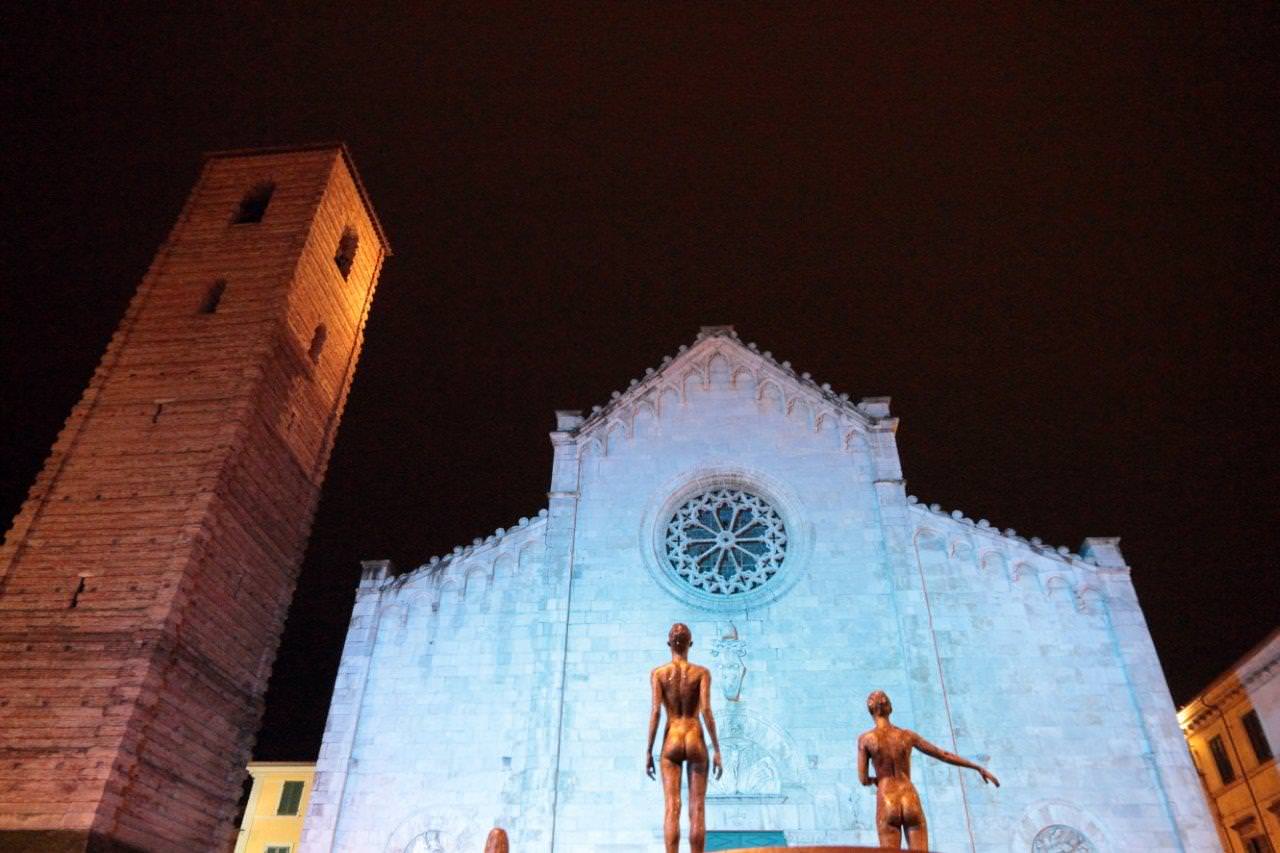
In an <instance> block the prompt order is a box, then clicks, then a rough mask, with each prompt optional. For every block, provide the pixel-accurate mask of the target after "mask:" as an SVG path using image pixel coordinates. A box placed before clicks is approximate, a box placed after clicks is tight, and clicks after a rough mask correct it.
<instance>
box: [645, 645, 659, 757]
mask: <svg viewBox="0 0 1280 853" xmlns="http://www.w3.org/2000/svg"><path fill="white" fill-rule="evenodd" d="M649 694H650V706H649V746H648V748H647V749H645V751H644V772H645V773H647V774H649V778H650V779H654V778H656V777H655V776H654V767H653V741H654V738H656V737H657V736H658V717H659V716H660V715H661V714H662V685H661V684H659V683H658V670H656V669H655V670H654V671H653V672H651V673H649Z"/></svg>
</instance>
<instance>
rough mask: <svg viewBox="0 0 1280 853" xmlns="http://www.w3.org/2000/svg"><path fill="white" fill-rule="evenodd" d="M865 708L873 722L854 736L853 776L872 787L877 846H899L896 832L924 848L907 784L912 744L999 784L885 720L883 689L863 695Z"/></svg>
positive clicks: (920, 819) (925, 837) (888, 709)
mask: <svg viewBox="0 0 1280 853" xmlns="http://www.w3.org/2000/svg"><path fill="white" fill-rule="evenodd" d="M867 710H868V711H869V712H870V713H871V717H872V719H874V720H875V721H876V725H875V728H873V729H871V730H870V731H866V732H863V733H862V734H861V735H860V736H859V737H858V780H859V781H860V782H862V784H864V785H873V784H874V785H875V786H876V832H878V833H879V835H880V846H881V847H888V848H901V847H902V836H903V835H906V840H907V849H909V850H928V849H929V829H928V826H927V824H926V823H925V819H924V810H923V809H922V808H921V807H920V795H919V794H918V793H916V786H915V785H912V784H911V750H912V749H918V750H920V751H921V752H923V753H924V754H925V755H931V756H933V757H934V758H936V759H938V760H939V761H945V762H947V763H948V764H954V765H956V766H957V767H968V768H970V769H971V770H977V771H978V772H979V773H980V774H982V781H983V782H991V783H992V784H993V785H995V786H996V787H997V788H999V787H1000V780H999V779H997V778H996V777H995V776H993V775H991V773H989V772H988V771H987V769H986V768H985V767H980V766H979V765H977V764H974V763H973V762H972V761H969V760H967V759H964V758H961V757H960V756H958V755H956V754H955V753H951V752H947V751H946V750H945V749H939V748H938V747H936V746H934V745H933V744H931V743H929V741H927V740H925V739H924V738H922V737H920V735H918V734H916V733H915V732H913V731H911V730H910V729H900V728H898V727H897V726H895V725H894V724H893V723H890V722H889V715H890V714H892V713H893V705H892V704H890V702H889V697H888V696H887V695H886V694H885V692H884V691H883V690H874V691H872V693H871V695H870V696H868V697H867ZM868 758H870V759H871V762H872V763H873V764H874V765H875V769H876V775H875V778H871V777H869V776H868V775H867V759H868Z"/></svg>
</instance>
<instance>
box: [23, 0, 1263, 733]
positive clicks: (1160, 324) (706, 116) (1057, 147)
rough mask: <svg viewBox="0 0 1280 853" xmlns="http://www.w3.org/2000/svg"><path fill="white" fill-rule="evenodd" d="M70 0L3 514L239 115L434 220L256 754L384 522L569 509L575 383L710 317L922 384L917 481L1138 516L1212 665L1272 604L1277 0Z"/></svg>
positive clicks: (399, 306) (419, 235)
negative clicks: (164, 2)
mask: <svg viewBox="0 0 1280 853" xmlns="http://www.w3.org/2000/svg"><path fill="white" fill-rule="evenodd" d="M37 5H41V4H21V5H20V6H18V7H15V8H14V9H12V10H10V13H9V14H8V15H7V16H6V29H7V31H8V39H7V49H6V50H5V51H4V53H3V59H2V60H0V62H3V71H4V74H3V81H2V82H0V85H2V86H3V99H4V100H3V108H4V116H5V120H4V126H5V132H4V138H5V140H6V142H7V145H6V148H7V149H8V154H7V156H6V157H5V158H4V159H3V161H0V169H2V170H3V173H2V174H3V185H4V194H3V197H4V222H5V225H4V230H3V232H2V234H0V245H2V246H3V252H4V255H3V270H4V275H3V279H0V281H2V282H3V287H2V288H0V299H2V302H0V346H2V349H3V351H2V353H0V356H2V357H0V377H2V382H3V388H2V394H3V398H2V399H0V511H2V512H0V514H3V515H4V516H5V517H6V519H7V518H11V517H12V515H13V514H14V513H15V512H16V511H17V508H18V506H19V504H20V502H21V500H22V498H23V496H24V494H25V492H26V489H27V488H28V487H29V485H30V483H31V481H32V479H33V477H34V476H35V473H36V471H37V470H38V468H39V466H40V465H41V463H42V461H43V459H44V457H45V456H46V454H47V452H48V449H49V446H50V445H51V444H52V442H53V439H54V436H55V435H56V433H57V430H58V429H59V428H60V426H61V424H62V421H63V419H64V418H65V417H66V415H67V413H68V412H69V410H70V408H71V406H72V405H73V404H74V403H75V401H76V399H77V398H78V396H79V394H80V392H81V390H82V389H83V387H84V385H85V383H86V382H87V380H88V378H89V375H90V374H91V372H92V370H93V367H94V365H95V364H96V362H97V361H98V359H99V358H100V356H101V353H102V351H103V348H104V347H105V345H106V342H107V339H108V337H109V336H110V333H111V331H112V330H113V328H114V327H115V325H116V324H117V322H118V321H119V319H120V317H121V315H122V314H123V311H124V308H125V305H126V303H127V301H128V299H129V297H130V295H131V294H132V292H133V290H134V289H135V287H136V286H137V284H138V281H139V280H140V278H141V276H142V274H143V273H144V271H145V269H146V266H147V264H148V262H149V261H150V259H151V257H152V255H153V254H154V253H155V251H156V248H157V247H158V246H159V244H160V242H161V240H162V239H163V237H164V235H165V233H166V232H167V230H168V228H169V227H170V226H171V225H172V223H173V221H174V220H175V218H176V216H177V214H178V210H179V207H180V205H181V204H182V201H183V199H184V198H185V196H186V194H187V192H188V191H189V190H190V188H191V186H192V185H193V183H194V181H195V179H196V176H197V170H198V168H199V164H200V153H201V152H202V151H206V150H218V149H225V148H240V147H247V146H256V145H276V144H288V143H294V142H308V141H317V140H332V139H343V140H346V141H347V142H348V143H349V145H350V146H351V149H352V152H353V154H354V156H355V160H356V163H357V165H358V167H359V168H360V170H361V173H362V175H363V177H364V180H365V183H366V184H367V186H368V189H369V192H370V194H371V196H372V199H373V202H374V205H375V207H376V208H377V211H378V213H379V215H380V217H381V219H382V221H383V223H384V225H385V226H386V229H387V232H388V234H389V236H390V239H391V242H392V244H393V245H394V247H395V251H396V254H395V256H394V257H393V258H391V259H390V261H389V262H388V263H387V265H386V267H385V270H384V273H383V275H382V279H381V283H380V285H379V287H378V294H377V298H376V299H375V301H374V305H373V312H372V316H371V319H370V322H369V326H368V330H367V341H366V345H365V351H364V356H363V358H362V361H361V363H360V368H359V370H358V372H357V375H356V381H355V386H354V390H353V393H352V395H351V399H350V404H349V406H348V409H347V412H346V416H345V419H344V421H343V423H342V428H341V431H340V433H339V436H338V443H337V447H336V449H335V451H334V455H333V461H332V465H331V467H330V470H329V475H328V480H327V482H326V484H325V491H324V497H323V499H322V502H321V505H320V510H319V513H318V516H317V519H316V524H315V530H314V533H313V536H312V539H311V545H310V549H309V551H308V554H307V558H306V562H305V565H304V568H303V572H302V577H301V580H300V583H299V588H298V594H297V597H296V598H295V600H294V604H293V609H292V611H291V614H290V617H289V623H288V627H287V629H286V633H285V637H284V642H283V646H282V649H281V653H280V657H279V659H278V660H277V663H276V669H275V674H274V677H273V681H272V687H271V691H270V694H269V696H268V707H267V717H266V723H265V727H264V730H263V732H262V734H261V736H260V740H259V747H258V751H257V755H258V757H259V758H263V759H290V758H297V759H310V758H313V757H314V756H315V752H316V749H317V747H318V744H319V740H320V733H321V730H322V728H323V724H324V719H325V714H326V711H327V707H328V700H329V694H330V690H331V688H332V682H333V677H334V673H335V672H336V669H337V663H338V656H339V653H340V650H341V646H342V642H343V638H344V634H345V630H346V625H347V622H348V619H349V617H350V607H351V602H352V598H353V592H354V586H355V583H356V578H357V576H358V573H359V566H358V561H359V560H360V559H372V558H384V557H389V558H392V559H394V560H395V561H396V563H397V565H398V566H399V567H401V568H406V569H407V568H412V567H413V566H416V565H417V564H418V563H419V562H421V561H423V560H424V559H426V558H427V557H429V556H431V555H433V554H438V553H443V552H446V551H448V550H449V549H451V548H452V547H453V546H454V545H455V544H463V543H468V542H470V541H471V539H472V538H474V537H476V536H483V535H486V534H488V533H489V532H492V531H493V529H494V528H496V527H500V526H501V527H507V526H510V525H511V524H513V523H514V522H515V521H516V519H517V518H519V517H520V516H522V515H533V514H534V513H536V512H537V510H538V509H539V508H541V507H543V506H545V492H546V488H547V484H548V477H549V473H550V461H551V448H550V444H549V442H548V439H547V432H548V431H549V430H550V429H551V428H552V426H553V416H552V412H553V410H554V409H556V408H586V409H589V408H590V407H591V406H592V405H593V404H598V403H602V402H604V401H606V400H607V398H608V396H609V393H610V392H611V391H613V390H615V389H619V388H623V387H625V386H626V384H627V381H628V380H629V379H630V378H632V377H636V376H640V375H641V374H642V373H643V371H644V368H646V367H649V366H655V365H656V364H657V363H658V362H659V360H660V359H661V357H662V356H663V355H665V354H669V353H673V352H674V351H675V350H676V348H677V347H678V346H679V345H680V344H684V343H690V342H691V341H692V339H693V337H694V335H695V334H696V333H697V331H698V327H699V326H700V325H704V324H708V325H709V324H726V323H729V324H734V325H735V326H736V327H737V330H738V332H739V333H740V334H741V336H742V338H743V340H744V341H747V340H749V341H756V342H758V343H759V345H760V347H761V348H762V349H769V350H772V351H773V352H774V353H775V354H776V355H777V357H778V358H779V359H788V360H790V361H791V362H792V363H793V364H794V365H795V366H796V369H797V370H802V371H808V372H810V373H812V374H813V376H814V378H815V380H817V381H819V382H829V383H831V385H832V386H833V388H834V389H835V390H837V391H845V392H848V393H849V394H851V395H852V396H853V397H854V398H855V399H857V398H859V397H862V396H874V395H889V396H892V397H893V410H894V414H896V415H898V416H900V417H901V427H900V429H899V432H898V437H899V446H900V449H901V453H902V459H903V467H904V470H905V472H906V477H907V481H908V491H909V492H911V493H913V494H916V495H918V496H919V497H920V499H921V500H922V501H925V502H926V503H930V502H938V503H940V504H941V505H942V506H943V507H944V508H946V509H956V508H958V509H961V510H963V511H964V512H965V513H966V514H967V515H969V516H971V517H973V518H979V517H985V518H988V519H990V520H991V522H992V523H993V524H995V525H997V526H999V527H1002V528H1003V527H1012V528H1015V529H1017V530H1018V532H1019V533H1020V534H1023V535H1026V536H1032V535H1034V536H1040V537H1042V538H1043V539H1044V540H1045V541H1046V542H1048V543H1051V544H1053V545H1058V544H1065V545H1069V546H1071V547H1072V548H1073V549H1074V548H1075V547H1076V546H1078V545H1079V543H1080V541H1081V540H1082V539H1083V537H1085V536H1090V535H1095V536H1103V535H1118V536H1121V537H1122V538H1123V545H1122V547H1123V549H1124V553H1125V555H1126V557H1127V558H1128V561H1129V563H1130V564H1131V565H1132V566H1133V572H1134V575H1133V576H1134V582H1135V584H1136V586H1137V588H1138V592H1139V595H1140V597H1141V601H1142V603H1143V605H1144V607H1145V610H1146V614H1147V619H1148V621H1149V622H1150V625H1151V630H1152V634H1153V635H1154V637H1155V642H1156V646H1157V648H1158V649H1159V651H1160V655H1161V658H1162V660H1163V662H1164V667H1165V672H1166V673H1167V675H1168V678H1169V682H1170V685H1171V687H1172V689H1173V692H1174V696H1175V698H1176V699H1178V700H1179V701H1183V700H1186V699H1187V698H1189V697H1190V696H1191V695H1193V694H1194V692H1195V691H1196V690H1197V689H1198V688H1199V687H1201V686H1203V684H1204V683H1206V682H1207V681H1208V680H1210V679H1211V678H1213V677H1214V676H1215V675H1217V674H1218V673H1219V672H1220V671H1221V670H1222V669H1223V668H1224V667H1225V666H1227V665H1229V664H1230V663H1232V661H1234V660H1235V659H1236V658H1237V657H1239V656H1240V655H1241V654H1242V653H1244V652H1245V651H1247V650H1248V649H1249V648H1250V647H1251V646H1252V645H1253V644H1254V643H1256V642H1257V641H1259V640H1260V639H1261V638H1262V637H1263V636H1264V635H1265V634H1266V633H1267V631H1269V630H1270V629H1271V628H1272V627H1274V626H1275V624H1276V623H1277V618H1276V613H1277V605H1276V601H1277V593H1278V592H1280V589H1278V586H1280V584H1278V582H1277V574H1278V573H1277V567H1276V557H1275V553H1276V546H1275V543H1274V538H1275V537H1274V533H1275V528H1276V522H1277V513H1276V509H1275V508H1276V506H1277V498H1278V497H1280V495H1278V494H1277V491H1278V489H1277V486H1278V485H1280V478H1278V477H1277V470H1278V467H1280V466H1278V465H1277V462H1278V461H1280V458H1278V457H1280V454H1278V452H1277V442H1278V439H1280V436H1278V435H1277V429H1276V421H1275V418H1274V414H1273V413H1274V411H1275V410H1276V408H1277V400H1276V396H1277V394H1276V389H1277V382H1276V368H1277V361H1278V359H1277V356H1278V352H1277V349H1278V347H1277V325H1278V324H1277V311H1276V309H1277V298H1276V281H1277V275H1276V273H1277V268H1278V267H1280V265H1278V264H1277V246H1280V215H1278V212H1280V210H1278V209H1280V205H1278V204H1277V202H1278V200H1280V199H1278V197H1280V192H1278V190H1277V186H1278V178H1280V175H1278V174H1277V172H1278V169H1277V162H1278V161H1277V151H1278V150H1280V149H1278V147H1277V143H1278V142H1280V140H1278V139H1277V136H1278V135H1280V134H1278V132H1277V127H1278V126H1280V124H1278V123H1277V120H1276V116H1277V115H1280V98H1278V97H1277V93H1280V65H1278V63H1277V56H1278V55H1280V52H1278V51H1277V50H1276V44H1277V35H1280V20H1278V18H1277V15H1278V13H1277V8H1278V7H1277V6H1276V5H1275V4H1274V3H1257V4H1254V3H1247V2H1240V3H1230V4H1215V5H1206V6H1205V7H1204V8H1195V7H1194V6H1193V5H1192V4H1132V5H1141V6H1146V7H1149V8H1146V9H1130V8H1124V7H1125V6H1127V5H1130V4H1106V5H1105V6H1100V7H1097V8H1094V9H1093V10H1092V11H1089V12H1085V11H1082V10H1081V9H1078V8H1077V7H1076V5H1075V4H1061V3H1051V4H1050V3H1046V4H1040V5H1037V6H1026V7H1019V8H1018V9H1017V10H1016V11H994V10H991V9H986V8H983V9H979V8H977V4H972V5H970V4H954V5H953V7H952V9H951V10H950V11H946V10H943V11H939V12H934V13H930V14H925V13H922V12H920V13H913V12H910V11H906V10H901V9H888V8H886V6H887V5H888V4H876V5H874V6H871V5H868V6H866V7H864V8H861V9H855V8H854V7H853V6H852V5H851V4H841V5H839V6H833V7H829V8H826V9H821V8H820V7H819V6H816V5H807V6H805V7H804V9H803V10H802V11H795V10H792V11H790V12H786V13H784V12H781V11H780V10H779V9H780V6H781V5H784V4H779V5H778V6H774V7H771V8H769V9H766V8H764V7H749V6H745V5H743V4H715V5H712V4H700V5H698V6H697V7H696V8H689V7H686V6H663V5H657V4H650V3H641V4H636V3H629V4H618V5H611V4H610V5H596V4H593V5H592V6H591V7H590V8H587V7H586V6H585V4H584V7H582V8H574V7H571V6H562V5H559V4H538V5H517V4H507V3H504V4H496V5H495V6H493V7H492V8H489V9H483V8H482V7H481V4H475V3H470V4H459V5H444V4H433V5H432V6H431V8H430V9H429V10H427V11H423V12H421V13H420V14H419V15H418V16H417V17H415V18H412V19H406V18H398V19H392V18H389V17H384V16H383V15H382V14H381V13H379V14H373V15H370V14H367V13H366V11H364V9H365V8H366V7H365V6H364V5H363V4H350V3H347V4H334V5H333V6H331V7H330V8H331V11H330V12H327V13H323V14H315V13H314V12H312V11H307V12H305V13H303V12H302V11H296V12H289V11H280V12H272V13H271V14H270V15H268V14H267V10H268V9H269V8H274V6H275V4H270V5H268V4H253V5H252V6H251V7H248V8H245V7H239V8H236V7H235V5H234V4H229V5H226V6H224V5H223V4H202V5H201V7H200V12H199V14H190V15H174V14H167V13H161V12H159V11H158V10H159V9H160V8H161V7H159V6H155V5H153V4H147V5H148V8H145V9H143V8H141V7H142V6H143V5H144V4H119V5H117V4H105V3H104V4H97V6H98V11H93V10H92V9H91V8H88V7H86V8H82V9H80V10H79V12H78V13H77V14H76V15H75V16H74V17H70V16H66V17H63V16H53V15H46V14H45V13H43V12H40V11H36V10H33V8H32V7H35V6H37ZM49 5H50V6H51V5H52V4H49ZM308 5H314V4H308ZM791 5H794V6H800V5H801V4H791ZM894 5H904V4H894ZM282 8H283V7H282ZM637 695H639V694H637ZM637 701H639V700H637ZM429 724H430V722H429V721H424V725H429Z"/></svg>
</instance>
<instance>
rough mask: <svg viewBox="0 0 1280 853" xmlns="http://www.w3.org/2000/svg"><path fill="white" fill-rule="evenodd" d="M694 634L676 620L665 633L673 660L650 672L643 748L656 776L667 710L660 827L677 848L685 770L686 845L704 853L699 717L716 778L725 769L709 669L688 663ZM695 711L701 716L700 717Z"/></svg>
mask: <svg viewBox="0 0 1280 853" xmlns="http://www.w3.org/2000/svg"><path fill="white" fill-rule="evenodd" d="M692 645H693V634H692V632H690V631H689V626H688V625H685V624H684V623H681V622H677V623H676V624H674V625H672V626H671V631H670V632H669V633H668V634H667V646H668V647H670V649H671V662H670V663H666V664H663V665H662V666H660V667H658V668H657V669H655V670H654V671H653V672H652V673H650V675H649V688H650V692H651V694H652V699H653V702H652V707H651V710H650V713H649V748H648V749H647V750H646V751H645V772H646V773H647V774H649V778H650V779H653V778H655V777H654V766H653V741H654V738H655V737H656V736H657V734H658V717H659V715H660V713H661V712H662V710H663V709H666V712H667V727H666V728H665V729H664V730H663V733H662V758H661V762H662V764H661V766H662V796H663V800H664V801H665V810H664V812H663V820H662V830H663V840H664V841H665V843H666V853H677V848H678V847H679V845H680V773H681V771H682V770H683V769H685V768H686V767H687V768H688V772H689V850H690V851H691V853H703V849H704V846H705V845H706V841H707V819H706V800H707V745H706V742H705V741H704V740H703V739H702V722H703V721H705V722H706V725H707V733H708V734H710V735H711V746H712V747H713V748H714V749H715V756H714V758H713V759H712V763H713V766H714V767H715V773H716V778H717V779H719V778H720V774H721V773H723V772H724V768H723V765H722V764H721V763H720V740H719V738H718V737H717V736H716V718H715V716H713V715H712V713H711V672H710V671H709V670H708V669H707V668H706V667H704V666H698V665H697V664H694V663H689V647H690V646H692ZM699 715H701V717H702V719H701V720H699Z"/></svg>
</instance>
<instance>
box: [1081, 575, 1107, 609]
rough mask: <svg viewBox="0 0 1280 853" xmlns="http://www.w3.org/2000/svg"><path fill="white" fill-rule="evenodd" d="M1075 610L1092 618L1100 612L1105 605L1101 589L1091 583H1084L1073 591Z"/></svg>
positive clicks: (1105, 601)
mask: <svg viewBox="0 0 1280 853" xmlns="http://www.w3.org/2000/svg"><path fill="white" fill-rule="evenodd" d="M1075 600H1076V610H1077V612H1080V613H1084V614H1086V615H1088V616H1094V615H1097V614H1099V613H1101V612H1103V609H1104V608H1105V607H1106V605H1107V598H1106V595H1105V594H1104V593H1103V592H1102V589H1101V588H1100V587H1098V586H1095V585H1094V584H1091V583H1085V584H1082V585H1081V586H1080V588H1079V589H1077V590H1076V591H1075Z"/></svg>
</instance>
